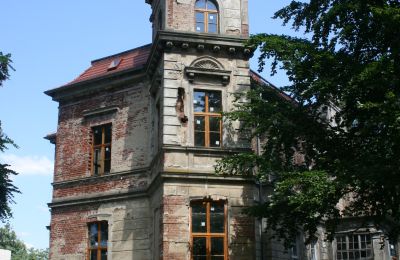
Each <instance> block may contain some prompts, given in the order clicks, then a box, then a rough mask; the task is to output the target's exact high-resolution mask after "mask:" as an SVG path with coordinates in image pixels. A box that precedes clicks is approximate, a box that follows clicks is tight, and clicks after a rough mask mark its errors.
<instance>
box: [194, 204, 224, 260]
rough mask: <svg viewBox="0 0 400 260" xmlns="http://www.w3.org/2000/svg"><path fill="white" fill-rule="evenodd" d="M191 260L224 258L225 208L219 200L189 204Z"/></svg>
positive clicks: (222, 259) (221, 259)
mask: <svg viewBox="0 0 400 260" xmlns="http://www.w3.org/2000/svg"><path fill="white" fill-rule="evenodd" d="M191 218H192V220H191V243H192V247H191V253H192V258H191V259H192V260H211V259H213V260H226V259H227V240H226V209H225V204H224V203H223V202H221V201H196V202H193V203H192V204H191Z"/></svg>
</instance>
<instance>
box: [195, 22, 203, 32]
mask: <svg viewBox="0 0 400 260" xmlns="http://www.w3.org/2000/svg"><path fill="white" fill-rule="evenodd" d="M196 32H204V23H196Z"/></svg>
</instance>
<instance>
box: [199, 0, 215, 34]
mask: <svg viewBox="0 0 400 260" xmlns="http://www.w3.org/2000/svg"><path fill="white" fill-rule="evenodd" d="M195 13H196V32H202V33H218V7H217V4H216V3H215V2H214V1H212V0H197V1H196V6H195Z"/></svg>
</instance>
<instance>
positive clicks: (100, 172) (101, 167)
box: [91, 123, 112, 176]
mask: <svg viewBox="0 0 400 260" xmlns="http://www.w3.org/2000/svg"><path fill="white" fill-rule="evenodd" d="M106 127H110V128H111V136H110V142H109V143H105V130H106ZM96 128H99V129H101V132H102V133H101V144H97V145H95V144H94V143H95V134H94V131H95V129H96ZM111 144H112V124H111V123H108V124H104V125H98V126H94V127H92V149H91V154H92V156H91V172H92V175H94V176H97V175H104V174H106V173H109V172H105V169H104V165H105V161H106V159H105V156H106V148H110V150H111V149H112V147H111ZM97 148H100V159H99V161H100V165H99V166H97V167H98V168H99V170H98V172H97V173H96V171H95V169H96V166H95V165H94V160H95V149H97ZM110 171H111V157H110Z"/></svg>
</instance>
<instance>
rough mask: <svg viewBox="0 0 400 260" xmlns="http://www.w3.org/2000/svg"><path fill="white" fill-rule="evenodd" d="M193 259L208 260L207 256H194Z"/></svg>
mask: <svg viewBox="0 0 400 260" xmlns="http://www.w3.org/2000/svg"><path fill="white" fill-rule="evenodd" d="M193 260H207V256H205V255H203V256H193Z"/></svg>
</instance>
